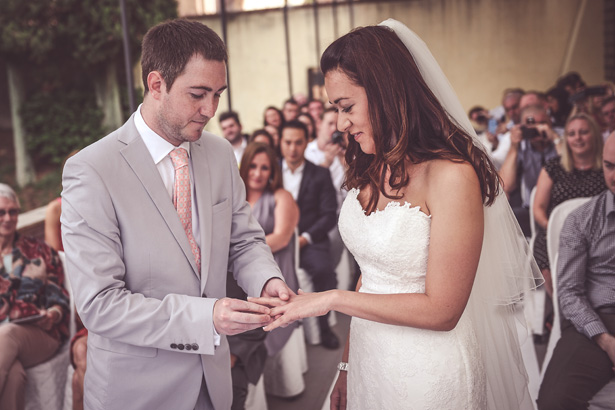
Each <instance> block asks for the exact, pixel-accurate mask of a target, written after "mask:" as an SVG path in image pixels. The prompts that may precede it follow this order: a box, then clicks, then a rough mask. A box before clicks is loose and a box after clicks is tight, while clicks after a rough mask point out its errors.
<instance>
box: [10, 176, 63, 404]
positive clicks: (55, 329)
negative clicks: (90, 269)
mask: <svg viewBox="0 0 615 410" xmlns="http://www.w3.org/2000/svg"><path fill="white" fill-rule="evenodd" d="M18 217H19V199H18V198H17V195H16V194H15V191H13V189H11V187H10V186H8V185H6V184H0V409H3V410H13V409H23V408H24V391H25V381H26V377H25V370H24V369H27V368H29V367H32V366H35V365H37V364H39V363H42V362H44V361H46V360H48V359H50V358H51V357H52V356H53V355H54V354H55V353H56V351H57V350H58V348H59V347H60V345H61V344H62V342H64V341H65V340H66V338H67V336H68V326H67V325H68V297H67V294H66V291H65V289H64V286H63V282H64V272H63V270H62V264H61V262H60V258H59V257H58V254H57V253H56V252H55V251H54V250H53V249H51V248H50V247H49V246H48V245H46V244H45V243H44V242H43V241H42V240H39V239H35V238H28V237H23V236H20V235H19V234H18V233H17V219H18Z"/></svg>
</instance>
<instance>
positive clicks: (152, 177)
mask: <svg viewBox="0 0 615 410" xmlns="http://www.w3.org/2000/svg"><path fill="white" fill-rule="evenodd" d="M226 61H227V54H226V48H225V46H224V44H223V43H222V41H221V40H220V38H219V37H218V36H217V35H216V34H215V33H214V32H213V31H212V30H211V29H209V28H208V27H206V26H204V25H203V24H201V23H198V22H194V21H188V20H174V21H168V22H165V23H162V24H159V25H158V26H156V27H153V28H152V29H150V31H149V32H148V33H147V34H146V36H145V38H144V39H143V54H142V67H143V83H144V86H145V97H144V100H143V104H142V105H141V106H140V107H139V108H138V109H137V111H136V112H135V113H134V114H133V115H132V117H130V119H129V120H128V121H127V122H126V124H124V125H123V126H122V127H121V128H119V129H118V130H116V131H115V132H113V133H111V134H110V135H108V136H107V137H105V138H103V139H101V140H100V141H98V142H96V143H94V144H92V145H91V146H89V147H87V148H85V149H83V150H82V151H81V152H80V153H79V154H77V155H75V156H74V157H72V158H71V159H70V160H69V161H68V162H67V164H66V167H65V168H64V174H63V187H64V190H63V192H62V218H61V221H62V234H63V241H64V249H65V251H66V257H67V272H68V276H69V278H70V282H71V285H72V287H73V289H74V299H75V305H76V308H77V311H78V312H79V315H80V316H81V319H82V321H83V323H84V324H85V326H86V328H88V330H89V332H90V333H89V339H88V355H87V356H88V359H87V360H88V368H87V371H86V376H85V394H84V405H85V408H86V409H119V408H129V409H143V410H145V409H147V410H152V409H161V410H163V409H178V410H192V409H214V408H215V409H228V408H230V407H231V401H232V397H231V396H232V394H231V372H230V369H231V366H230V353H229V347H228V343H227V340H226V337H225V335H232V334H237V333H241V332H244V331H246V330H250V329H254V328H258V327H261V326H264V325H266V324H268V323H270V321H271V319H270V317H269V309H268V308H267V307H263V306H259V305H256V304H253V303H249V302H246V301H241V300H237V299H229V298H226V297H225V296H226V293H225V292H226V278H227V271H231V272H232V273H233V275H234V276H235V279H236V280H237V282H238V283H239V285H240V286H241V287H242V288H243V289H244V290H245V291H246V293H247V294H248V295H250V296H258V295H268V296H271V297H280V298H281V299H284V300H286V299H288V298H289V295H290V294H291V293H292V291H291V290H290V289H288V287H287V286H286V284H285V283H284V282H283V281H282V280H281V277H282V276H281V274H280V272H279V270H278V268H277V265H276V263H275V261H274V260H273V258H272V256H271V252H270V250H269V247H268V246H267V245H266V243H265V239H264V235H263V232H262V230H261V228H260V226H259V225H258V223H257V222H256V220H255V219H254V218H253V217H252V215H251V213H250V208H249V205H248V204H247V203H246V201H245V188H244V185H243V183H242V181H241V178H240V177H239V173H238V169H237V163H236V161H235V157H234V154H233V150H232V148H231V146H230V145H229V143H228V142H227V141H226V140H225V139H223V138H220V137H217V136H214V135H212V134H209V133H207V132H203V128H204V127H205V124H207V122H208V121H209V120H210V119H211V117H213V116H214V114H215V112H216V108H217V105H218V101H219V98H220V94H221V93H222V92H223V91H224V90H225V89H226V87H227V84H226Z"/></svg>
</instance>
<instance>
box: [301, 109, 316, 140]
mask: <svg viewBox="0 0 615 410" xmlns="http://www.w3.org/2000/svg"><path fill="white" fill-rule="evenodd" d="M297 120H299V121H301V122H302V123H303V125H305V127H306V128H307V131H308V141H310V142H311V141H314V140H315V139H316V123H315V122H314V120H313V119H312V117H311V116H310V114H308V113H306V112H302V113H301V114H299V115H298V116H297Z"/></svg>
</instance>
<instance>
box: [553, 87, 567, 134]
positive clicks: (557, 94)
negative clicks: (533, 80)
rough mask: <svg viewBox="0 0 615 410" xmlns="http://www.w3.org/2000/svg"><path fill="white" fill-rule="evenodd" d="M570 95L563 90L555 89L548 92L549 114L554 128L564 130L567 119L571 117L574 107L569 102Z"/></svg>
mask: <svg viewBox="0 0 615 410" xmlns="http://www.w3.org/2000/svg"><path fill="white" fill-rule="evenodd" d="M568 98H569V95H568V93H567V92H566V90H564V89H563V88H558V87H553V88H550V89H549V90H548V91H547V105H548V106H549V114H550V115H551V122H552V124H553V127H554V128H562V129H563V128H564V125H566V119H567V118H568V115H570V111H571V110H572V105H571V104H570V101H569V99H568Z"/></svg>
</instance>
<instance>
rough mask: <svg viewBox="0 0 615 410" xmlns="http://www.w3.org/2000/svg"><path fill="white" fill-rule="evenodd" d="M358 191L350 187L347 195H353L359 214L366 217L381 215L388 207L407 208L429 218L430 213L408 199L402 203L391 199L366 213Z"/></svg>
mask: <svg viewBox="0 0 615 410" xmlns="http://www.w3.org/2000/svg"><path fill="white" fill-rule="evenodd" d="M360 192H361V190H360V189H358V188H352V189H351V190H350V191H348V195H352V196H353V199H354V201H353V202H354V203H355V204H356V206H357V207H358V208H359V210H360V211H361V214H362V215H363V216H364V217H366V218H374V217H375V216H376V215H382V214H384V213H386V211H388V210H390V209H408V210H409V211H410V212H414V213H418V214H419V215H422V216H423V217H424V218H427V219H428V220H431V215H427V214H426V213H425V212H423V211H421V206H420V205H416V206H412V204H411V203H410V202H408V201H404V203H403V204H402V203H401V202H397V201H391V202H389V203H388V204H387V205H386V206H385V207H384V209H376V210H375V211H373V212H372V213H370V214H367V212H366V211H365V209H363V205H361V202H360V201H359V193H360Z"/></svg>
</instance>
